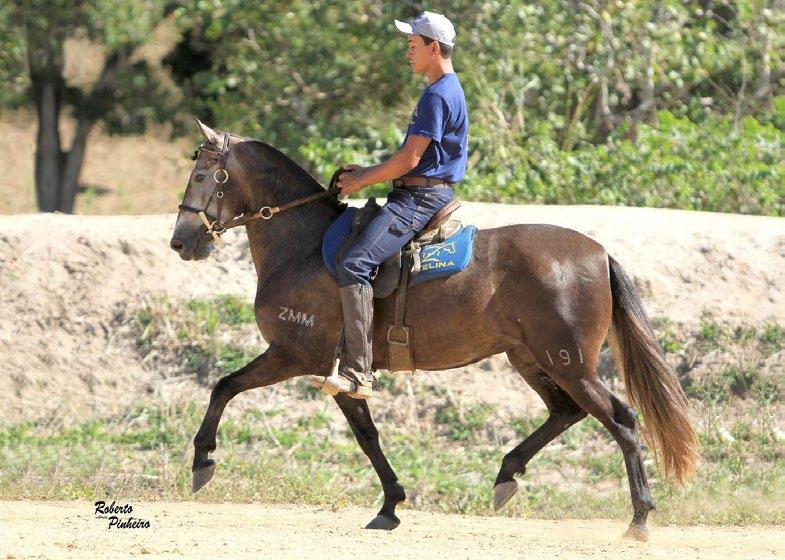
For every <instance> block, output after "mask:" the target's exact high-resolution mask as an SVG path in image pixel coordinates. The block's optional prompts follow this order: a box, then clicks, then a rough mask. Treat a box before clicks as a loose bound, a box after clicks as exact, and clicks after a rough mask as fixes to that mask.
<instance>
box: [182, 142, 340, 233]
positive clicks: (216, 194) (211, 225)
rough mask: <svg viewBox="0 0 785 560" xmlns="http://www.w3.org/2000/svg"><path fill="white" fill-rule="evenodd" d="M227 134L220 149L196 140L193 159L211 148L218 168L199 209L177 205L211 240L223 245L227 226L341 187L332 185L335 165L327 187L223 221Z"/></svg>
mask: <svg viewBox="0 0 785 560" xmlns="http://www.w3.org/2000/svg"><path fill="white" fill-rule="evenodd" d="M230 137H231V134H230V133H228V132H225V133H224V139H223V144H222V146H221V149H220V151H219V150H215V149H214V148H211V147H209V146H207V145H205V144H204V143H202V144H200V145H199V147H198V148H196V154H195V157H194V159H196V157H198V154H199V153H200V152H201V151H206V152H211V153H212V154H214V155H215V159H217V160H218V169H216V170H215V173H213V180H214V181H215V186H214V187H213V191H212V192H211V193H210V198H208V199H207V204H205V205H204V208H203V209H201V210H200V209H198V208H194V207H193V206H187V205H185V204H179V205H178V206H177V208H178V209H179V210H185V211H186V212H193V213H194V214H198V215H199V217H200V218H201V219H202V222H204V225H205V227H206V228H207V229H206V230H205V233H207V234H208V235H212V236H213V241H215V244H216V245H217V246H218V247H220V248H223V247H224V242H223V240H222V239H221V235H222V234H223V233H224V232H225V231H226V230H227V229H231V228H234V227H237V226H243V225H245V224H247V223H248V222H251V221H253V220H258V219H260V218H261V219H263V220H269V219H270V218H272V217H273V214H277V213H278V212H282V211H284V210H288V209H289V208H294V207H295V206H299V205H301V204H305V203H306V202H311V201H313V200H318V199H320V198H325V197H327V196H332V195H336V194H339V193H340V192H341V189H340V188H338V187H336V186H335V184H336V183H337V182H338V177H339V176H340V174H341V172H342V171H343V168H339V169H337V170H336V171H335V173H334V174H333V176H332V179H330V187H329V188H328V189H327V190H325V191H324V192H320V193H316V194H312V195H310V196H306V197H304V198H300V199H298V200H295V201H293V202H287V203H286V204H282V205H280V206H273V207H270V206H263V207H262V208H261V209H260V210H259V211H258V212H254V213H253V214H250V215H247V216H246V214H245V212H243V213H242V214H240V215H239V216H235V217H234V218H232V219H231V220H229V221H228V222H226V223H224V222H223V221H222V220H221V210H222V208H223V200H224V192H223V186H224V185H225V184H226V183H227V181H229V172H228V171H227V170H226V160H227V158H228V157H229V140H230ZM213 198H215V199H216V200H217V205H218V208H217V210H216V214H217V216H213V215H212V214H210V213H209V212H208V211H207V209H208V208H209V207H210V203H211V202H212V201H213Z"/></svg>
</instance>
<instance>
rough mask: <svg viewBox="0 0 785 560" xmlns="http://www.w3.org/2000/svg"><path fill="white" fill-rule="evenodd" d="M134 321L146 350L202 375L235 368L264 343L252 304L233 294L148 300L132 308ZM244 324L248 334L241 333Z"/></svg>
mask: <svg viewBox="0 0 785 560" xmlns="http://www.w3.org/2000/svg"><path fill="white" fill-rule="evenodd" d="M131 323H132V326H133V328H134V329H135V336H136V342H137V345H138V347H139V349H140V350H141V351H142V353H143V355H146V354H147V353H149V352H150V351H152V350H153V349H155V350H156V352H158V353H159V354H162V355H168V356H171V358H172V359H173V360H176V361H180V362H181V363H182V364H183V366H184V368H185V369H186V370H187V371H196V372H197V374H198V375H199V376H200V377H203V378H204V377H209V378H215V377H216V376H219V375H225V374H227V373H231V372H233V371H235V370H237V369H239V368H241V367H242V366H244V365H245V364H247V363H248V362H250V361H251V360H252V359H253V358H255V357H256V356H258V355H259V354H261V353H262V352H263V351H264V347H265V344H264V343H263V342H262V341H261V339H260V338H259V335H258V331H257V330H256V319H255V317H254V311H253V305H251V304H249V303H247V302H246V301H244V300H243V299H241V298H239V297H237V296H233V295H223V296H218V297H215V298H212V299H192V300H187V301H185V302H181V303H176V302H173V301H170V300H168V299H166V298H157V299H154V300H149V301H144V302H142V305H141V306H140V307H139V308H138V309H137V310H136V311H134V312H133V317H132V320H131ZM243 328H245V329H246V331H247V332H246V333H245V336H241V335H240V333H238V329H243ZM227 333H232V336H225V335H226V334H227Z"/></svg>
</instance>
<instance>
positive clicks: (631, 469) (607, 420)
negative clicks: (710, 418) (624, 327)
mask: <svg viewBox="0 0 785 560" xmlns="http://www.w3.org/2000/svg"><path fill="white" fill-rule="evenodd" d="M588 363H589V362H587V364H582V366H583V367H576V368H575V369H573V370H569V371H568V370H567V367H561V366H552V367H550V368H549V369H548V370H547V373H548V374H549V375H550V376H551V377H552V378H553V380H554V381H556V383H558V384H559V386H560V387H561V388H562V389H564V390H565V391H566V392H567V393H569V395H570V396H571V397H572V398H573V400H574V401H575V402H576V403H578V405H580V407H581V408H582V409H584V410H586V411H587V412H588V413H589V414H591V415H592V416H594V417H595V418H597V420H599V421H600V422H601V423H602V425H603V426H605V428H607V430H608V431H609V432H610V433H611V435H612V436H613V438H614V439H615V440H616V443H618V444H619V447H621V451H622V453H623V454H624V465H625V467H626V469H627V479H628V481H629V485H630V496H631V498H632V508H633V517H632V522H631V523H630V526H629V528H628V529H627V531H626V532H625V533H624V536H625V537H629V538H633V539H636V540H641V541H645V540H647V539H648V535H649V531H648V529H647V528H646V518H647V517H648V515H649V512H650V511H651V510H653V509H655V506H654V500H653V499H652V497H651V492H649V483H648V481H647V480H646V470H645V469H644V467H643V460H642V458H641V448H640V441H639V439H638V431H637V424H636V423H637V419H636V414H635V411H634V410H633V409H632V408H631V407H629V406H627V405H626V404H624V403H623V402H622V401H621V399H619V398H618V397H617V396H616V395H614V394H613V393H611V392H610V391H609V390H608V388H607V387H605V385H603V383H602V381H600V380H599V378H598V377H597V374H596V372H595V370H594V369H593V368H589V367H588Z"/></svg>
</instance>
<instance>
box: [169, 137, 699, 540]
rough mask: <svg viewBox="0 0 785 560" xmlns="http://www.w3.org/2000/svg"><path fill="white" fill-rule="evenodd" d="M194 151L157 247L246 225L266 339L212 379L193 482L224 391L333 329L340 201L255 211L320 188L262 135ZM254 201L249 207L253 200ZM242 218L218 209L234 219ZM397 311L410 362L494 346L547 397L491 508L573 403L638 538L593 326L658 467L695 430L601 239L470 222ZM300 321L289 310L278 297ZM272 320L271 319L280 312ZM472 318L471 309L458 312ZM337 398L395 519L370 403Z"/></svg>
mask: <svg viewBox="0 0 785 560" xmlns="http://www.w3.org/2000/svg"><path fill="white" fill-rule="evenodd" d="M198 124H199V126H200V128H201V130H202V132H203V134H204V135H205V137H206V138H207V142H205V143H204V144H203V145H202V146H201V147H200V149H199V150H198V157H197V158H196V163H195V165H194V168H193V171H192V173H191V177H190V179H189V182H188V187H187V189H186V191H185V197H184V200H183V204H182V205H181V211H180V213H179V215H178V217H177V223H176V225H175V229H174V234H173V236H172V241H171V247H172V249H174V250H175V251H177V252H178V253H179V254H180V256H181V257H182V258H183V259H185V260H194V259H204V258H206V257H207V256H208V255H209V253H210V249H211V245H212V244H213V242H214V237H213V236H212V235H210V234H208V233H206V228H205V225H204V223H203V220H202V219H201V218H200V216H199V215H198V212H199V211H200V210H202V211H205V215H206V216H208V218H205V219H206V220H207V221H208V222H211V223H212V222H214V221H216V220H218V222H219V223H218V225H217V226H216V225H214V226H213V227H212V229H217V230H218V231H220V226H221V223H222V221H223V222H228V223H231V224H232V225H237V224H244V225H245V226H246V229H247V233H248V239H249V242H250V248H251V256H252V257H253V262H254V265H255V267H256V272H257V275H258V287H257V292H256V300H255V303H254V311H255V314H256V322H257V324H258V326H259V330H260V331H261V334H262V336H263V337H264V339H265V340H266V341H267V342H268V343H269V348H268V349H267V351H266V352H264V354H262V355H261V356H259V357H257V358H256V359H254V360H253V361H252V362H250V363H249V364H248V365H246V366H245V367H243V368H241V369H239V370H238V371H236V372H234V373H232V374H230V375H227V376H226V377H223V378H222V379H221V380H219V381H218V383H216V385H215V387H214V389H213V391H212V394H211V397H210V404H209V406H208V408H207V412H206V414H205V417H204V420H203V422H202V425H201V427H200V428H199V431H198V433H197V434H196V437H195V438H194V449H195V454H194V461H193V486H194V490H198V489H199V488H201V487H202V486H203V485H204V484H206V483H207V482H208V481H209V480H210V478H211V477H212V475H213V472H214V470H215V463H214V462H213V460H212V459H210V458H209V454H210V452H212V451H214V450H215V447H216V443H215V438H216V431H217V429H218V422H219V421H220V419H221V415H222V413H223V411H224V408H225V407H226V405H227V403H228V402H229V401H230V400H231V399H232V398H233V397H234V396H235V395H237V394H238V393H241V392H242V391H247V390H248V389H253V388H255V387H263V386H266V385H272V384H273V383H278V382H280V381H284V380H286V379H290V378H293V377H295V376H299V375H309V374H320V375H325V374H326V373H327V372H328V371H329V369H330V365H331V362H332V358H333V351H334V349H335V347H336V345H337V344H338V341H339V339H340V333H341V329H342V315H341V308H340V302H339V298H338V284H337V282H336V281H335V280H334V279H333V277H332V276H331V275H330V273H329V272H328V271H327V269H326V268H325V267H324V265H323V263H322V256H321V243H322V237H323V236H324V233H325V231H326V230H327V228H328V226H329V225H330V224H331V223H332V221H333V220H334V219H335V218H336V217H337V216H338V215H339V214H340V212H341V209H342V206H341V204H340V203H339V202H338V200H337V198H336V197H335V196H330V197H326V196H322V197H320V198H319V199H318V200H310V199H309V200H310V201H309V202H308V203H306V204H302V205H298V206H297V207H293V208H289V209H287V210H285V211H283V212H281V213H271V211H269V210H265V211H263V212H262V214H264V216H265V217H269V218H270V219H250V220H249V219H248V217H249V216H250V217H251V218H258V217H260V214H259V213H258V211H259V209H260V208H263V207H273V208H274V207H276V206H277V205H285V204H287V203H290V202H295V201H299V200H301V199H305V198H308V197H312V195H318V193H324V189H323V188H322V187H321V186H320V185H319V184H318V182H317V181H316V180H314V179H313V178H312V177H311V176H310V175H308V173H306V172H305V171H304V170H303V169H301V168H300V167H299V166H297V165H296V164H295V163H294V162H293V161H291V160H290V159H289V158H287V157H286V156H284V155H283V154H282V153H281V152H279V151H278V150H276V149H275V148H273V147H271V146H269V145H267V144H264V143H262V142H259V141H255V140H251V139H247V138H241V137H238V136H234V135H230V134H228V133H227V134H225V133H222V132H219V131H216V130H212V129H210V128H208V127H206V126H204V125H203V124H202V123H198ZM255 212H256V213H257V214H256V215H254V213H255ZM240 215H244V216H245V217H243V218H239V219H234V220H230V218H232V217H235V216H240ZM393 300H394V296H390V297H387V298H385V299H381V300H376V302H375V309H374V314H375V317H376V318H377V325H376V328H375V329H374V339H373V346H374V360H373V365H374V368H376V369H385V368H386V365H387V364H386V363H385V362H386V355H387V348H386V344H387V342H386V339H385V336H384V333H385V328H386V325H388V324H389V323H391V322H392V313H393V303H394V302H393ZM408 305H409V306H411V307H410V308H411V309H414V308H424V307H426V306H427V308H428V310H429V313H428V315H427V316H412V315H409V316H408V317H407V319H408V321H407V322H408V323H409V324H411V325H412V326H413V328H414V333H415V337H414V356H415V362H416V366H417V368H418V369H421V370H442V369H448V368H455V367H459V366H463V365H466V364H471V363H474V362H477V361H478V360H481V359H483V358H486V357H488V356H492V355H494V354H499V353H501V352H505V353H506V354H507V357H508V358H509V360H510V362H511V363H512V365H513V366H514V367H515V368H516V369H517V370H518V372H519V373H520V375H521V376H522V377H523V378H524V379H525V380H526V382H527V383H528V384H529V385H530V386H531V387H532V389H534V390H535V391H536V392H537V394H538V395H539V396H540V397H541V398H542V400H543V401H544V402H545V405H546V406H547V408H548V412H549V414H550V415H549V417H548V419H547V420H546V421H545V423H544V424H543V425H542V426H540V427H539V428H537V430H535V431H534V432H533V433H532V434H531V435H530V436H529V437H527V438H526V439H525V440H524V441H523V442H522V443H520V444H519V445H518V446H517V447H515V448H514V449H513V450H512V451H510V452H509V453H507V454H506V455H505V456H504V458H503V460H502V463H501V469H500V470H499V474H498V476H497V477H496V482H495V486H494V497H495V501H494V505H495V507H496V509H498V508H500V507H501V506H503V505H504V504H505V503H506V502H507V500H509V498H510V497H511V496H512V495H513V494H514V493H515V491H516V490H517V482H516V481H515V479H514V477H515V476H516V475H522V474H523V473H524V472H525V470H526V464H527V463H528V462H529V461H530V460H531V458H532V457H533V456H534V455H535V454H536V453H537V452H538V451H539V450H540V449H542V448H543V447H545V446H546V445H547V444H548V443H549V442H550V441H552V440H553V439H554V438H556V437H558V436H559V435H560V434H561V433H562V432H564V430H566V429H567V428H569V427H570V426H572V425H573V424H575V423H576V422H578V421H580V420H581V419H583V418H584V417H585V416H586V415H587V414H591V415H593V416H594V417H596V418H597V419H598V420H599V421H600V422H601V423H602V424H603V425H604V426H605V427H606V428H607V429H608V431H609V432H610V433H611V434H612V435H613V437H614V439H615V440H616V442H617V443H618V444H619V446H620V447H621V450H622V453H623V454H624V463H625V466H626V469H627V477H628V479H629V485H630V493H631V497H632V506H633V511H634V514H633V518H632V522H631V523H630V526H629V529H628V530H627V532H626V533H625V535H627V536H630V537H633V538H637V539H642V540H643V539H646V538H647V534H648V533H647V529H646V518H647V516H648V513H649V511H651V510H652V509H654V502H653V500H652V497H651V494H650V492H649V487H648V483H647V480H646V473H645V469H644V467H643V461H642V459H641V448H640V443H639V440H638V434H637V427H636V413H635V411H634V410H633V409H632V408H630V407H629V406H628V405H626V404H625V403H624V402H622V401H621V399H619V398H618V397H617V396H616V395H614V394H613V393H611V392H610V391H609V390H608V389H607V388H606V387H605V386H604V385H603V383H602V382H601V381H600V379H599V378H598V377H597V374H596V367H597V361H598V355H599V352H600V349H601V347H602V344H603V341H605V339H606V337H608V338H609V343H610V344H611V346H612V347H613V349H614V354H615V357H616V363H617V364H618V366H619V368H620V369H621V370H622V371H623V373H624V377H625V383H626V387H627V392H628V394H629V397H630V400H631V401H632V404H633V405H635V406H636V407H637V408H638V409H640V410H641V412H642V413H643V417H644V419H645V433H646V435H647V439H648V441H649V442H650V444H651V446H652V448H653V449H654V450H655V453H656V456H657V458H658V463H659V465H660V467H661V468H662V469H663V470H664V472H665V475H666V476H669V475H672V476H674V477H675V478H676V479H677V480H679V481H681V480H683V479H684V478H685V477H686V476H687V475H689V474H690V473H691V472H692V471H693V470H694V466H695V461H696V456H697V440H696V437H695V433H694V432H693V429H692V427H691V425H690V422H689V417H688V412H687V404H686V398H685V396H684V393H683V392H682V390H681V387H680V385H679V383H678V381H677V379H676V377H675V375H674V374H673V372H672V371H671V369H670V368H669V366H668V364H667V362H666V361H665V359H664V357H663V354H662V351H661V349H660V347H659V345H658V343H657V341H656V340H655V337H654V335H653V334H652V330H651V327H650V325H649V322H648V319H647V318H646V313H645V311H644V309H643V307H642V305H641V301H640V299H639V297H638V295H637V293H636V290H635V288H634V285H633V283H632V282H631V281H630V279H629V277H628V276H627V275H626V274H625V272H624V271H623V270H622V268H621V266H620V265H619V264H618V263H617V262H616V261H615V260H614V259H613V258H612V257H611V256H609V255H608V254H607V253H606V251H605V249H604V248H603V247H602V245H600V244H599V243H597V242H595V241H593V240H592V239H590V238H588V237H586V236H584V235H582V234H580V233H578V232H575V231H572V230H569V229H564V228H560V227H555V226H550V225H542V224H536V225H515V226H507V227H501V228H495V229H487V230H480V231H479V232H478V233H477V236H476V239H475V245H474V258H473V261H472V263H471V264H470V265H469V267H468V268H467V269H466V270H465V271H463V272H461V273H459V274H457V275H455V276H451V277H449V278H444V279H438V280H432V281H430V282H426V283H423V284H421V285H418V286H415V287H412V288H410V291H409V296H408ZM282 308H287V309H290V310H293V312H294V313H295V314H300V315H299V316H300V317H307V318H308V319H307V320H306V321H291V320H289V318H290V316H289V315H286V314H285V315H283V316H282V315H281V309H282ZM281 317H284V318H281ZM469 317H471V321H467V318H469ZM335 401H336V402H337V403H338V406H339V407H340V408H341V410H342V411H343V413H344V415H345V416H346V419H347V421H348V422H349V425H350V426H351V429H352V431H353V432H354V435H355V437H356V438H357V441H358V443H359V444H360V447H362V450H363V451H364V452H365V454H366V455H367V456H368V458H369V459H370V461H371V463H372V465H373V467H374V469H375V470H376V472H377V474H378V476H379V479H380V480H381V483H382V487H383V489H384V504H383V506H382V508H381V509H380V511H379V513H378V515H377V516H376V517H375V518H374V519H373V520H372V521H371V522H370V523H369V524H368V526H367V527H368V528H381V529H393V528H395V527H397V526H398V524H399V523H400V521H399V519H398V517H396V515H395V507H396V505H397V504H398V503H399V502H402V501H403V500H404V499H405V498H406V495H405V493H404V489H403V486H402V485H401V484H400V482H399V481H398V477H397V476H396V475H395V473H394V472H393V469H392V467H391V466H390V464H389V462H388V461H387V459H386V457H385V456H384V453H383V452H382V449H381V447H380V445H379V435H378V432H377V430H376V427H375V426H374V423H373V420H372V419H371V414H370V412H369V409H368V404H367V402H366V401H363V400H355V399H352V398H349V397H347V396H346V395H341V394H339V395H338V396H336V397H335Z"/></svg>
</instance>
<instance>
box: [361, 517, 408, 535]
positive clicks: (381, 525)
mask: <svg viewBox="0 0 785 560" xmlns="http://www.w3.org/2000/svg"><path fill="white" fill-rule="evenodd" d="M400 524H401V521H400V520H399V519H398V518H397V517H396V518H395V519H390V518H389V517H386V516H384V515H377V516H376V517H374V518H373V519H371V522H370V523H368V525H366V526H365V528H366V529H384V530H385V531H392V530H393V529H395V528H396V527H397V526H398V525H400Z"/></svg>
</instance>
